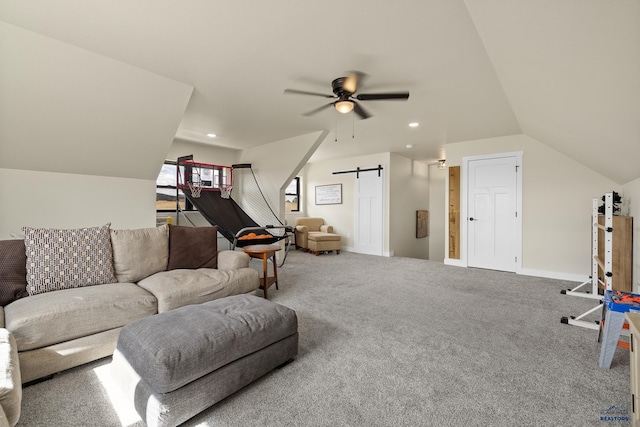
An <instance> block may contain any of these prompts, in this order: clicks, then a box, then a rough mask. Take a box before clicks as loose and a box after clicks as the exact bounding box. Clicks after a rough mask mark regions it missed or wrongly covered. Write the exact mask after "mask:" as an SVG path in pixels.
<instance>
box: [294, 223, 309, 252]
mask: <svg viewBox="0 0 640 427" xmlns="http://www.w3.org/2000/svg"><path fill="white" fill-rule="evenodd" d="M308 235H309V227H307V226H306V225H296V247H297V248H302V249H307V236H308Z"/></svg>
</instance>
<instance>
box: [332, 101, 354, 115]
mask: <svg viewBox="0 0 640 427" xmlns="http://www.w3.org/2000/svg"><path fill="white" fill-rule="evenodd" d="M335 107H336V110H338V112H339V113H342V114H347V113H350V112H351V111H353V101H337V102H336V103H335Z"/></svg>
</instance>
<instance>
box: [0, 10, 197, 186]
mask: <svg viewBox="0 0 640 427" xmlns="http://www.w3.org/2000/svg"><path fill="white" fill-rule="evenodd" d="M0 58H3V60H2V78H0V94H2V95H0V117H2V121H1V122H0V135H1V138H0V167H2V168H7V169H21V170H35V171H48V172H62V173H75V174H80V175H100V176H119V177H123V178H139V179H155V178H156V176H157V175H158V172H159V171H160V168H161V166H162V162H163V160H164V156H165V154H166V152H167V150H168V149H169V147H170V145H171V142H172V140H173V136H174V135H175V133H176V131H177V129H178V125H179V124H180V120H181V119H182V115H183V113H184V111H185V109H186V106H187V103H188V102H189V99H190V97H191V92H192V91H193V87H191V86H188V85H186V84H184V83H180V82H177V81H174V80H170V79H167V78H166V77H162V76H159V75H157V74H153V73H150V72H148V71H146V70H142V69H140V68H136V67H133V66H131V65H129V64H125V63H122V62H118V61H115V60H113V59H111V58H108V57H105V56H102V55H98V54H96V53H93V52H89V51H86V50H84V49H80V48H78V47H76V46H72V45H69V44H67V43H63V42H60V41H58V40H54V39H51V38H49V37H45V36H43V35H40V34H37V33H33V32H29V31H26V30H24V29H22V28H19V27H15V26H13V25H9V24H5V23H3V22H0Z"/></svg>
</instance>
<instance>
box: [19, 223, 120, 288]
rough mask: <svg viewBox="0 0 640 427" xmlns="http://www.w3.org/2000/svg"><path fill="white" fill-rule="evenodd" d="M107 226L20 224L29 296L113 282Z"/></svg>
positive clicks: (111, 255)
mask: <svg viewBox="0 0 640 427" xmlns="http://www.w3.org/2000/svg"><path fill="white" fill-rule="evenodd" d="M109 226H110V224H106V225H103V226H102V227H91V228H77V229H71V230H60V229H55V228H31V227H24V228H23V229H22V230H23V231H24V245H25V250H26V254H27V284H28V286H27V292H29V295H35V294H40V293H43V292H49V291H56V290H60V289H69V288H78V287H81V286H91V285H102V284H105V283H114V282H115V281H116V278H115V277H114V275H113V253H112V251H111V239H110V237H109Z"/></svg>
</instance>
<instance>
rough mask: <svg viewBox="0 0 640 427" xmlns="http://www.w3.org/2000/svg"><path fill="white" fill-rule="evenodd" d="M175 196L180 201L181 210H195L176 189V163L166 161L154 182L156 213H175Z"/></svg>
mask: <svg viewBox="0 0 640 427" xmlns="http://www.w3.org/2000/svg"><path fill="white" fill-rule="evenodd" d="M176 194H177V197H178V200H179V201H180V209H181V210H183V211H193V210H195V209H194V207H193V205H192V204H191V203H190V202H189V201H188V200H186V198H185V197H184V193H183V192H182V190H178V189H177V184H176V162H174V161H171V160H166V161H165V162H164V164H163V165H162V169H161V170H160V174H158V179H157V180H156V211H159V212H166V211H174V212H175V210H176Z"/></svg>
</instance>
